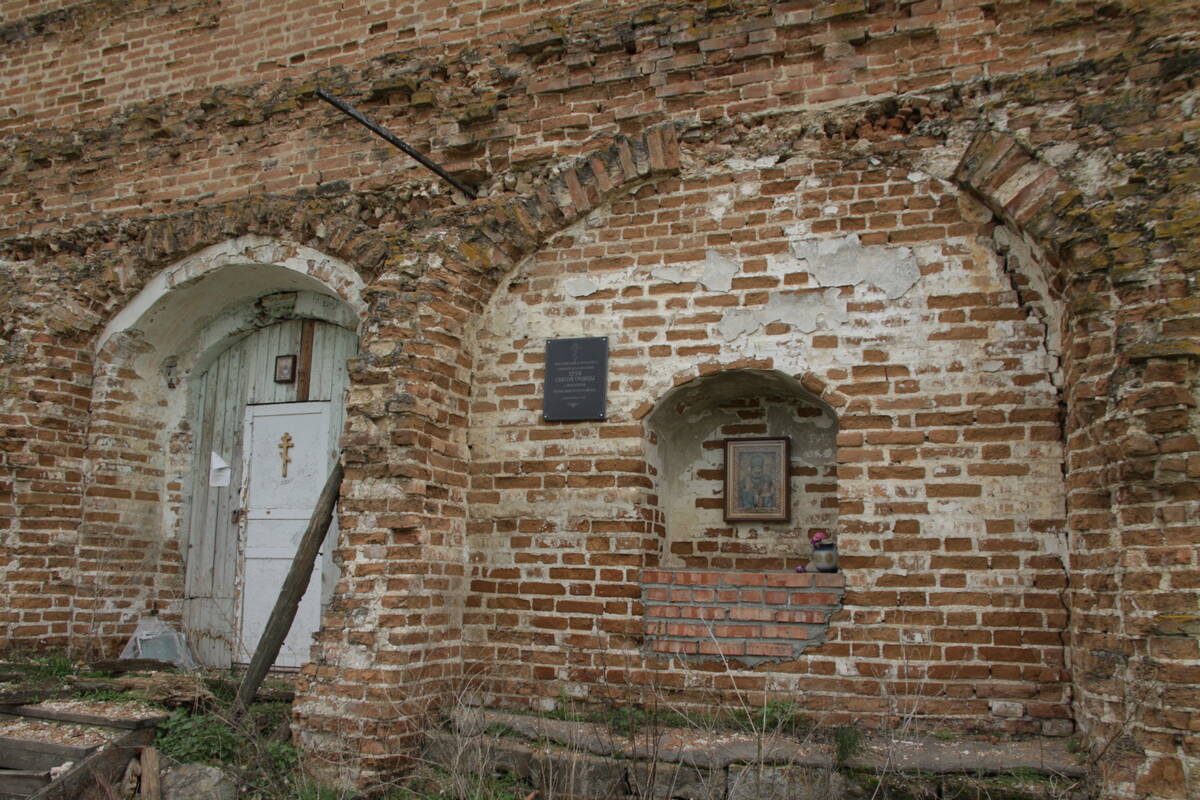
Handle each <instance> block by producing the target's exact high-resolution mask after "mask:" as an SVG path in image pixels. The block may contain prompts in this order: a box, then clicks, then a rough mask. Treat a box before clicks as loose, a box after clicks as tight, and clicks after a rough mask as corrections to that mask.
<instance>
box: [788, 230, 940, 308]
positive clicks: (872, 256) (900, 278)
mask: <svg viewBox="0 0 1200 800" xmlns="http://www.w3.org/2000/svg"><path fill="white" fill-rule="evenodd" d="M792 252H793V253H795V255H796V258H797V259H799V260H800V261H804V262H806V263H807V264H808V272H809V274H811V275H812V276H813V278H814V279H815V280H816V281H817V283H818V284H820V285H821V286H855V285H858V284H860V283H867V284H870V285H871V286H874V287H875V288H877V289H879V290H881V291H882V292H883V293H884V294H885V295H887V297H888V299H890V300H895V299H897V298H899V297H903V296H904V294H905V293H906V292H907V291H908V290H909V289H911V288H912V287H913V286H914V285H915V284H916V282H917V281H918V280H919V279H920V277H921V270H920V269H919V268H918V267H917V260H916V257H915V256H914V255H913V252H912V250H910V249H909V248H907V247H880V246H875V245H873V246H870V247H863V246H862V244H861V242H860V241H859V238H858V236H856V235H854V234H851V235H849V236H846V237H843V238H840V239H804V240H801V241H796V242H792Z"/></svg>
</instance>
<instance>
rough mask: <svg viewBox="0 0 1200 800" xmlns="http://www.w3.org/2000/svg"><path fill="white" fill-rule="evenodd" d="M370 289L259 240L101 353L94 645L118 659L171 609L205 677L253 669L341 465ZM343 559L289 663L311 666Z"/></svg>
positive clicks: (91, 504) (149, 298) (90, 567)
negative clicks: (261, 636)
mask: <svg viewBox="0 0 1200 800" xmlns="http://www.w3.org/2000/svg"><path fill="white" fill-rule="evenodd" d="M361 285H362V284H361V280H360V279H359V276H358V275H357V274H356V273H355V272H354V270H353V269H351V268H350V267H349V266H348V265H347V264H345V263H343V262H340V261H337V260H336V259H332V258H329V257H328V256H325V255H323V254H321V253H319V252H317V251H314V250H311V249H309V248H306V247H303V246H302V245H298V244H295V243H287V242H280V241H276V240H271V239H266V238H263V237H257V236H247V237H242V238H240V239H236V240H230V241H228V242H225V243H223V244H221V245H215V246H213V247H211V248H208V249H206V250H204V251H200V252H199V253H196V254H195V255H193V256H191V257H189V258H188V259H186V260H184V261H182V262H179V263H177V264H175V265H174V266H172V267H170V268H168V269H166V270H164V271H163V272H161V273H159V274H158V275H157V276H155V277H154V278H152V279H151V280H150V281H149V282H148V283H147V284H146V285H145V287H144V288H143V289H142V291H141V292H139V293H138V295H136V296H135V297H134V298H132V299H131V300H130V302H129V303H128V304H127V305H126V307H125V309H124V310H123V311H121V312H120V313H119V314H118V315H117V316H116V317H114V318H113V320H112V321H111V322H110V323H109V325H108V326H107V328H106V329H105V331H104V332H103V333H102V335H101V337H100V339H99V340H98V342H97V344H96V350H97V360H96V364H97V366H96V379H95V385H94V387H93V401H92V419H93V422H92V425H91V430H90V434H89V441H88V457H89V470H90V473H91V476H92V480H93V482H94V484H93V485H94V487H95V489H94V490H93V491H91V492H89V494H88V496H87V498H86V499H85V506H84V520H85V522H84V524H83V526H82V527H81V542H82V545H83V546H84V547H87V548H89V550H88V552H89V553H94V554H95V558H93V559H91V560H90V561H89V562H88V563H87V565H86V569H84V568H81V570H80V581H81V584H82V585H84V586H85V587H87V586H92V587H95V588H94V593H95V600H94V602H92V603H90V604H80V610H78V611H76V615H75V629H76V630H77V631H87V632H88V634H89V638H92V639H94V638H95V637H96V636H97V635H99V636H103V637H107V638H106V639H105V641H106V642H107V644H106V647H107V648H108V649H110V650H111V649H112V648H113V646H114V645H116V644H118V643H119V642H121V641H124V638H125V637H127V636H128V630H129V629H130V628H131V627H132V624H133V623H134V622H136V620H137V618H138V617H140V616H142V615H144V614H146V613H148V612H151V611H154V610H157V611H159V612H160V613H162V615H163V616H164V617H165V618H166V619H167V620H168V621H169V622H171V623H172V624H176V625H180V626H182V628H183V629H184V631H185V632H186V633H187V635H188V639H189V643H190V644H191V646H192V648H193V650H194V651H195V653H196V655H197V657H198V658H199V659H200V660H201V661H202V662H203V663H205V664H207V665H212V666H227V665H229V664H231V663H234V662H237V661H245V660H247V659H248V658H249V656H250V654H251V653H252V651H253V647H254V645H255V643H256V641H257V636H258V634H257V633H256V629H257V630H261V627H262V622H261V621H260V620H263V619H265V616H266V614H269V612H270V607H271V605H272V604H273V602H274V599H275V594H276V593H277V592H278V589H279V585H280V583H281V582H282V575H281V574H280V573H281V572H282V573H286V569H287V565H288V564H290V561H291V558H292V555H293V554H294V549H295V541H298V538H299V533H300V532H302V531H303V529H304V527H305V525H306V524H307V521H308V516H309V514H310V512H311V504H312V502H313V501H314V499H315V497H316V496H317V494H318V493H319V492H320V489H321V486H322V485H323V483H324V479H325V476H326V474H327V470H328V469H329V468H331V466H332V463H333V459H334V458H335V455H334V454H335V453H336V451H337V443H338V439H339V436H340V434H341V429H342V422H343V418H344V406H345V394H346V390H347V385H348V373H347V366H346V361H347V359H348V358H349V357H350V356H352V355H353V354H354V353H355V352H356V351H357V346H358V333H357V331H358V327H359V320H360V319H361V315H362V311H363V303H362V300H361V295H360V290H361ZM274 426H282V427H281V429H280V430H278V431H275V430H274ZM284 434H287V435H288V436H287V442H286V443H287V444H288V446H287V447H285V448H283V449H280V448H279V445H280V444H281V440H282V439H283V438H284V436H283V435H284ZM256 441H257V442H258V443H257V445H256V444H255V443H256ZM285 457H286V459H287V460H286V461H285V460H284V458H285ZM285 464H286V468H287V474H286V476H285V475H284V474H283V467H284V465H285ZM248 465H252V466H254V467H258V466H260V465H261V466H262V467H263V469H257V468H249V467H248ZM267 466H273V467H274V470H273V471H272V470H270V469H266V467H267ZM272 475H273V476H274V481H273V482H272V481H271V480H268V478H270V477H271V476H272ZM255 520H257V522H255ZM297 529H298V530H297ZM332 541H333V540H332V537H331V540H330V544H332ZM289 548H290V549H289ZM331 550H332V547H331V546H327V547H326V549H325V554H324V558H323V563H322V565H321V566H322V568H321V569H320V570H319V573H320V575H321V577H320V578H319V579H318V584H317V589H315V590H314V591H312V592H309V593H307V594H308V597H306V599H305V601H304V606H303V607H302V611H301V615H300V619H301V621H300V622H298V623H297V626H296V633H295V634H294V635H293V636H292V638H291V639H290V640H289V645H288V647H287V648H286V649H285V651H284V653H283V655H282V656H281V658H280V659H279V664H280V665H286V666H296V665H298V664H300V663H302V662H303V661H306V660H308V646H309V644H311V634H312V633H313V632H314V631H315V630H316V629H317V627H318V625H319V615H320V609H321V605H322V600H324V599H328V597H329V596H330V594H331V592H332V589H333V586H334V581H335V575H334V570H333V569H332V565H333V559H332V552H331ZM272 584H273V586H274V588H272ZM248 587H249V588H252V589H253V592H252V593H251V592H248V591H247V588H248ZM268 595H269V599H263V598H264V597H267V596H268ZM264 607H265V608H264ZM117 637H120V638H117ZM114 640H115V641H114Z"/></svg>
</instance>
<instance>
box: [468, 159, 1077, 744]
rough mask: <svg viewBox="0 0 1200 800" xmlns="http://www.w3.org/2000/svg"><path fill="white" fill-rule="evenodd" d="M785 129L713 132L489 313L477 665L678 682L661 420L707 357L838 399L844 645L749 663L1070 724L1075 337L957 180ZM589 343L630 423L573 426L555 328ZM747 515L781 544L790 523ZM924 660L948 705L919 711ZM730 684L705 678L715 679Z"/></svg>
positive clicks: (782, 557) (522, 280)
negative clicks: (748, 137)
mask: <svg viewBox="0 0 1200 800" xmlns="http://www.w3.org/2000/svg"><path fill="white" fill-rule="evenodd" d="M776 142H777V140H773V141H772V144H771V145H770V146H772V147H773V148H774V149H773V150H772V151H771V152H770V154H768V153H766V152H763V151H756V150H755V149H754V148H753V147H752V146H751V147H747V148H745V149H739V150H736V151H735V152H736V156H733V157H731V158H730V159H729V161H727V162H716V161H715V160H710V162H709V163H708V164H704V166H700V164H701V163H702V162H701V161H700V160H699V159H694V160H693V158H692V157H693V154H694V152H695V150H693V149H692V148H693V147H695V148H696V150H699V149H701V148H702V147H703V146H704V145H703V144H700V143H697V144H696V145H689V143H688V140H687V137H686V136H685V137H684V141H683V144H682V145H681V147H682V160H683V162H684V163H685V164H695V165H696V166H695V167H693V168H692V169H689V170H686V171H685V173H684V175H683V176H682V177H681V179H679V180H677V181H660V182H658V183H657V184H655V185H653V186H648V187H646V188H645V189H643V190H640V191H639V192H637V193H636V194H635V195H634V196H633V197H632V198H630V199H629V200H628V201H622V202H617V203H614V204H613V206H612V208H611V211H610V210H600V211H598V212H595V213H593V214H592V215H590V216H589V217H588V219H587V220H586V222H585V223H582V224H580V225H577V226H576V227H575V228H574V229H571V230H569V231H568V232H566V233H564V234H563V235H561V236H559V237H558V238H556V239H554V240H552V241H551V243H550V244H549V246H547V247H546V248H544V249H543V250H542V251H540V252H539V253H538V254H537V255H536V256H535V258H534V259H533V260H531V261H530V262H529V263H528V264H527V265H525V266H524V267H523V268H522V269H521V270H519V271H518V272H517V273H516V274H514V275H513V276H512V278H511V279H510V280H509V282H508V284H507V285H506V286H504V287H502V288H501V289H500V291H499V292H497V294H496V295H495V297H494V299H493V301H492V304H491V306H490V307H489V309H488V311H487V313H486V314H485V315H484V316H483V317H482V319H481V321H480V327H479V333H478V335H477V342H478V348H479V350H478V355H477V356H476V368H477V371H478V375H477V377H476V378H475V380H474V383H475V386H476V390H477V393H476V396H475V398H474V402H473V414H472V417H471V420H472V439H471V441H472V447H473V449H474V450H476V451H477V452H481V453H486V454H487V456H486V458H485V459H483V460H479V461H477V462H476V470H475V473H476V477H475V478H474V480H473V482H472V486H473V488H474V489H475V490H476V491H475V492H474V493H473V494H472V495H471V500H472V502H471V504H470V514H471V527H472V531H473V536H472V541H471V552H470V559H471V562H472V576H473V578H474V582H473V584H472V587H473V589H474V591H473V593H472V595H471V596H470V597H469V599H468V614H467V617H466V620H465V621H466V626H467V627H466V633H465V635H466V637H467V640H468V642H470V643H472V644H473V645H477V648H476V650H475V656H474V657H475V659H477V660H479V661H480V662H481V663H484V664H487V665H488V669H490V670H494V671H496V673H497V675H498V679H497V681H496V687H495V696H496V699H497V700H499V701H503V702H508V703H520V704H528V703H535V704H537V703H545V702H552V701H553V698H554V696H555V694H556V693H557V692H558V691H559V685H560V684H559V682H565V685H566V686H568V687H570V691H574V692H578V693H581V694H588V695H594V694H598V693H604V692H609V693H613V692H617V691H618V690H619V687H620V686H621V685H622V683H624V684H626V685H627V687H628V690H630V691H632V690H633V689H634V685H635V681H634V680H633V679H632V678H631V677H630V676H631V675H634V674H640V673H641V672H642V671H643V670H645V669H649V670H651V671H656V672H659V673H661V675H656V676H655V678H654V680H660V681H662V682H663V684H664V685H668V686H669V685H670V684H671V681H672V680H673V679H672V677H671V676H670V673H671V671H672V666H671V663H670V662H668V661H661V660H651V661H649V662H643V660H642V654H641V652H640V650H639V644H638V639H637V635H638V634H639V633H640V631H641V627H642V622H641V619H640V617H641V616H642V614H643V609H642V607H641V605H640V604H639V602H638V600H639V598H640V597H641V587H640V585H639V573H638V569H639V567H641V566H643V565H649V566H653V565H655V564H657V563H659V561H660V559H661V558H663V557H664V556H665V555H666V554H665V553H664V552H663V541H664V539H663V537H662V531H663V530H664V529H669V528H670V527H671V520H670V519H669V517H668V518H667V519H665V520H660V518H659V517H660V515H663V514H664V513H665V514H666V515H669V514H670V513H671V509H670V508H669V506H667V505H666V504H667V503H668V502H669V501H667V500H666V498H665V497H664V496H663V495H666V494H667V493H668V489H667V486H668V483H667V478H666V477H664V476H663V475H662V474H661V473H660V471H659V469H660V467H661V464H657V463H655V458H654V456H653V454H652V447H651V444H650V436H651V428H652V426H649V425H647V424H644V422H643V420H644V419H645V417H646V415H647V413H648V412H649V411H650V409H651V408H652V407H653V406H654V405H655V404H656V403H657V402H659V401H660V399H661V398H665V397H667V395H668V394H669V393H670V391H671V389H672V387H673V386H675V385H678V384H682V383H686V382H687V381H689V380H690V379H692V378H694V377H695V376H696V373H697V371H699V372H701V373H704V374H709V375H712V374H721V373H722V371H723V370H728V373H727V375H728V377H729V379H730V381H731V382H735V383H736V382H737V381H738V380H739V378H738V370H745V369H751V370H764V371H772V370H773V371H776V372H778V373H781V374H782V375H784V376H795V378H796V379H797V380H800V379H803V380H804V381H806V383H805V384H802V385H806V386H807V387H808V390H809V391H810V392H811V393H813V394H815V395H816V396H817V397H818V398H820V399H822V400H823V401H824V402H825V403H826V404H827V405H828V406H829V407H830V408H831V409H832V413H833V414H835V415H836V416H837V421H836V427H837V429H838V430H839V431H840V433H838V434H837V446H836V453H835V454H832V455H833V457H834V458H835V459H836V463H837V464H838V469H837V474H836V493H837V494H836V496H837V498H838V501H839V506H840V507H839V509H838V517H837V529H838V537H839V542H840V545H841V550H842V554H843V557H842V564H843V568H844V569H845V571H846V596H845V607H844V608H843V610H842V611H841V612H839V613H838V614H835V615H834V617H833V620H832V622H831V623H830V627H829V631H828V641H827V643H826V644H825V645H822V646H819V647H816V648H813V649H812V650H810V651H808V652H807V653H806V654H805V658H804V660H803V661H801V662H798V663H796V664H790V665H788V666H787V668H786V669H784V670H780V671H779V672H776V673H772V672H770V671H765V672H764V671H762V670H760V671H759V674H757V675H748V676H747V678H748V679H749V680H750V681H751V682H752V683H753V682H758V684H759V689H760V691H761V690H765V688H766V687H767V686H768V685H771V686H774V687H775V688H776V689H777V690H785V691H794V692H796V693H797V694H798V696H799V697H800V698H801V702H804V703H808V704H810V705H812V706H813V707H815V708H822V707H825V708H830V707H835V706H836V704H837V702H836V701H834V699H833V698H834V696H836V695H839V694H840V695H851V696H857V697H855V699H854V700H850V701H848V702H850V703H852V705H853V707H854V708H855V709H856V710H857V711H859V712H861V713H863V714H864V715H865V716H866V717H867V718H870V717H871V716H873V715H874V717H875V719H876V721H877V722H878V721H881V720H883V719H885V718H886V717H887V716H888V714H891V713H895V704H896V703H897V702H904V703H912V704H913V707H912V708H910V710H911V711H912V712H913V714H914V715H915V716H918V717H921V716H925V715H928V716H930V717H936V718H938V719H939V720H941V721H943V722H944V720H945V719H946V718H947V717H949V718H953V717H956V716H959V715H964V717H965V716H969V717H970V720H971V721H970V723H969V724H972V725H992V726H994V727H996V728H998V729H1008V730H1013V731H1021V732H1034V731H1041V730H1043V729H1044V730H1047V731H1054V732H1060V733H1061V732H1063V731H1064V730H1065V729H1069V726H1068V728H1064V725H1063V724H1062V720H1063V719H1064V718H1066V717H1068V716H1069V712H1068V709H1067V705H1066V703H1067V696H1066V692H1065V688H1064V685H1063V678H1064V673H1063V666H1064V655H1063V649H1062V629H1063V627H1064V626H1065V624H1066V610H1065V608H1064V607H1063V601H1062V597H1061V592H1062V589H1063V587H1064V586H1065V583H1066V578H1065V575H1064V565H1063V560H1062V558H1063V555H1064V549H1065V543H1064V541H1063V538H1064V529H1065V520H1064V519H1063V515H1064V507H1063V490H1062V486H1061V481H1060V477H1059V476H1060V475H1061V472H1062V463H1061V459H1062V449H1061V444H1060V433H1059V428H1058V425H1057V419H1058V410H1057V407H1056V406H1057V399H1056V398H1057V389H1056V388H1055V386H1054V384H1053V380H1052V374H1051V373H1050V372H1049V371H1048V368H1052V366H1053V359H1052V358H1050V357H1049V354H1048V353H1047V351H1046V349H1045V337H1046V333H1045V328H1044V326H1043V325H1042V324H1041V323H1040V321H1039V320H1037V319H1036V318H1035V317H1031V316H1030V315H1029V313H1028V312H1027V311H1026V310H1024V309H1022V308H1021V307H1020V305H1019V302H1018V298H1017V295H1016V292H1015V291H1013V289H1012V287H1011V283H1010V280H1009V278H1008V276H1007V275H1006V274H1005V272H1004V271H1003V270H1002V269H1001V267H1000V261H999V259H998V257H997V256H996V255H995V252H994V250H993V249H992V247H993V246H992V245H991V244H989V241H988V239H987V238H986V236H985V234H986V231H987V228H986V227H983V226H981V225H980V224H979V223H978V222H973V221H971V219H970V218H965V217H964V216H963V211H962V210H960V209H965V211H966V213H967V214H968V215H972V216H973V217H974V218H978V213H979V210H978V208H977V207H976V206H975V204H974V202H973V201H971V200H970V199H968V198H964V197H962V196H961V195H960V193H959V192H957V191H956V190H955V189H954V188H953V187H952V186H951V185H949V184H947V183H945V182H943V181H942V180H939V179H937V178H934V177H931V176H929V175H927V174H924V173H921V172H919V171H918V170H917V169H916V168H915V167H914V166H912V165H910V164H904V163H903V161H901V160H899V159H896V158H894V157H892V156H889V161H888V163H886V164H885V163H884V162H883V161H881V160H879V159H875V161H876V163H872V160H873V159H872V158H870V157H865V156H863V155H861V154H858V153H854V152H849V151H846V150H843V149H842V145H841V144H840V143H828V142H826V143H821V142H818V143H813V144H807V145H796V146H795V149H794V150H790V151H789V150H786V149H781V148H780V147H779V145H778V144H777V143H776ZM932 144H933V143H931V142H929V143H926V149H925V151H924V155H925V156H926V157H928V158H934V157H936V156H935V155H933V154H932V153H931V148H932ZM765 146H766V145H765V144H764V148H765ZM731 155H732V154H731ZM951 160H953V159H951ZM693 170H694V171H693ZM854 208H857V210H858V214H857V215H856V214H854V213H853V212H851V213H849V214H847V212H849V211H850V210H851V209H854ZM985 215H986V214H985ZM581 335H607V336H609V337H610V372H611V383H610V386H609V413H608V417H607V419H606V420H605V421H604V422H602V423H581V424H569V425H564V424H557V423H553V424H551V423H543V422H542V421H541V420H540V416H539V414H538V410H539V408H540V405H539V396H538V386H539V385H540V381H539V378H540V377H541V375H540V369H539V368H540V365H541V362H542V357H543V354H542V347H543V343H544V341H545V339H546V338H548V337H569V336H581ZM697 349H700V352H696V351H697ZM697 361H699V367H697ZM751 378H752V373H747V375H746V377H745V378H743V379H742V383H743V384H746V383H749V384H750V385H751V386H753V380H751ZM749 391H750V392H751V393H752V394H751V396H755V395H754V394H753V392H755V391H758V392H763V391H766V392H770V391H772V389H770V388H766V389H763V388H758V389H753V388H752V389H750V390H749ZM822 393H824V394H825V395H826V396H824V397H822ZM698 394H702V391H701V392H698ZM767 396H769V395H767ZM662 402H664V403H666V404H670V403H671V402H672V401H671V400H670V399H665V400H662ZM831 422H832V421H831ZM697 430H698V431H699V437H698V438H700V439H701V441H705V440H707V439H708V438H709V436H710V432H709V430H708V429H705V428H703V427H700V426H698V427H697ZM767 432H768V433H772V434H778V433H781V432H782V431H780V430H768V431H767ZM710 444H711V443H710ZM606 473H608V474H606ZM700 474H701V475H702V476H704V477H711V476H705V475H704V473H703V471H701V473H700ZM676 485H677V484H676ZM685 485H689V484H685ZM689 486H690V488H689V491H696V492H698V493H699V502H697V503H696V505H697V506H702V508H698V509H697V513H696V514H694V515H693V517H692V518H691V519H689V522H690V523H691V524H692V525H693V526H694V529H693V530H691V531H690V532H689V533H687V534H681V538H682V539H684V540H686V539H687V538H690V537H697V538H699V537H700V536H701V534H702V532H704V531H712V530H721V529H723V528H725V527H726V526H725V525H724V523H722V522H721V510H720V505H719V503H718V502H716V501H717V500H718V498H719V492H718V491H717V489H716V483H715V482H714V481H710V482H709V483H708V485H707V486H702V485H701V486H697V485H689ZM674 491H676V492H677V491H678V489H677V488H676V489H674ZM655 510H657V513H656V514H655V515H653V516H650V515H649V514H650V512H651V511H655ZM675 510H676V512H678V511H679V510H680V509H675ZM799 522H800V523H801V524H803V522H802V520H800V521H799ZM734 527H735V528H736V529H737V535H736V537H735V541H736V542H738V543H742V544H752V543H753V537H755V536H758V535H759V534H757V533H754V532H752V530H753V529H755V528H764V527H765V526H752V525H749V524H746V523H740V524H738V525H736V526H734ZM782 527H785V528H786V526H782ZM803 534H804V531H803V530H799V531H797V530H791V531H784V532H783V533H778V532H777V533H774V534H771V535H773V536H775V537H776V542H777V543H778V542H782V543H783V548H782V550H783V552H777V551H776V552H774V553H773V554H774V555H776V557H775V558H774V559H772V560H771V561H772V562H773V563H767V562H765V561H764V560H762V559H759V560H757V561H751V560H749V559H747V565H749V564H750V563H753V564H754V565H755V566H756V567H758V568H760V569H762V568H764V567H766V568H769V569H774V570H776V571H782V570H784V569H786V568H790V567H791V566H793V565H795V564H796V563H799V562H800V561H802V560H804V557H805V555H806V553H807V551H808V546H807V542H806V541H805V538H804V535H803ZM764 538H765V537H764ZM711 563H713V565H716V564H718V563H720V562H718V561H717V560H716V558H715V557H714V558H713V561H712V562H711ZM731 566H732V565H731ZM552 612H553V613H552ZM564 617H566V619H565V621H564ZM621 659H624V663H622V662H621ZM900 662H903V663H904V664H905V665H906V666H905V670H901V671H899V672H898V671H897V664H898V663H900ZM901 672H903V679H901ZM814 674H816V675H827V676H829V679H828V680H824V681H813V680H812V676H813V675H814ZM798 675H803V676H804V680H803V681H801V680H800V679H799V678H798V677H797V676H798ZM918 675H919V676H920V678H919V681H918V682H919V683H920V685H921V687H922V688H921V689H920V691H919V692H918V695H921V694H923V695H925V696H924V697H913V696H911V695H907V696H905V697H904V699H903V701H898V700H897V696H898V695H901V694H907V692H910V691H911V687H912V686H914V683H913V682H912V681H913V679H914V678H915V677H916V676H918ZM981 677H986V678H988V680H987V681H982V682H981V681H980V680H979V679H980V678H981ZM549 678H553V679H555V680H554V681H548V680H547V679H549ZM718 683H719V682H717V683H714V682H711V681H709V682H707V685H706V679H705V677H704V676H703V674H701V675H699V676H693V677H691V679H690V681H689V685H690V686H692V688H693V695H694V696H698V695H699V694H700V692H701V690H699V689H697V687H701V686H703V687H704V689H703V691H707V692H710V693H711V692H717V691H718V690H717V685H718ZM881 684H882V686H881ZM904 687H908V688H907V689H906V688H904ZM718 693H719V692H718ZM949 698H953V700H950V699H949ZM845 699H846V698H845V697H843V700H845ZM960 722H962V723H964V724H965V718H964V719H960Z"/></svg>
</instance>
